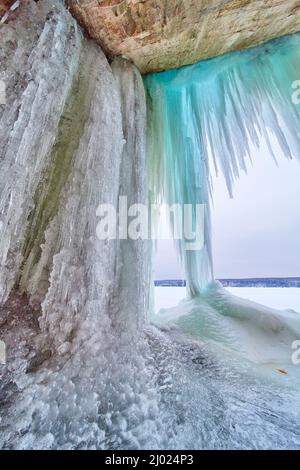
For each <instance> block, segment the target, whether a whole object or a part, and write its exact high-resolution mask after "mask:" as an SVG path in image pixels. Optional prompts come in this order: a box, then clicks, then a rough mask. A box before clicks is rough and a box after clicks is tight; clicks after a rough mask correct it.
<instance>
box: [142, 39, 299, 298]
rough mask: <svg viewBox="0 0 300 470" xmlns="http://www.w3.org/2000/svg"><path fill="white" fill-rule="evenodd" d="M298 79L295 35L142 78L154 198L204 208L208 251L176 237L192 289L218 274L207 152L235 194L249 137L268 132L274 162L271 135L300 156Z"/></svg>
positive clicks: (255, 139)
mask: <svg viewBox="0 0 300 470" xmlns="http://www.w3.org/2000/svg"><path fill="white" fill-rule="evenodd" d="M299 77H300V36H299V35H297V34H296V35H293V36H289V37H285V38H283V39H279V40H275V41H273V42H271V43H268V44H266V45H264V46H260V47H257V48H253V49H249V50H245V51H241V52H238V53H233V54H228V55H225V56H222V57H218V58H215V59H212V60H208V61H203V62H199V63H198V64H195V65H193V66H188V67H184V68H182V69H178V70H173V71H168V72H163V73H160V74H154V75H148V76H147V77H146V79H145V83H146V86H147V89H148V95H149V108H150V110H151V117H150V119H149V123H150V126H149V127H150V135H151V141H150V156H149V160H150V161H151V165H152V169H151V174H152V182H151V187H152V190H153V193H154V199H156V200H165V201H166V202H167V203H169V204H173V203H186V204H187V203H193V204H196V203H205V204H206V206H207V210H206V223H205V240H206V243H205V246H204V248H203V250H202V251H200V252H198V253H197V254H195V253H192V254H191V253H188V252H185V250H184V249H183V246H182V244H180V243H179V251H180V254H181V257H182V258H183V262H184V267H185V270H186V275H187V280H188V285H189V290H190V292H191V294H192V295H196V294H198V293H200V292H201V290H202V289H203V288H204V287H205V285H206V284H207V282H209V281H210V280H211V279H212V277H213V276H212V271H213V270H212V261H211V248H210V221H209V204H210V192H211V188H210V176H209V173H210V171H211V170H210V168H209V156H210V154H211V155H212V159H213V161H214V165H215V167H216V169H217V171H220V172H222V173H223V175H224V177H225V179H226V183H227V187H228V190H229V192H230V194H231V193H232V186H233V184H234V180H235V179H236V178H237V177H238V175H239V172H240V171H246V167H247V161H248V160H249V159H251V155H250V150H249V142H250V141H251V142H253V143H254V144H256V145H257V146H258V145H259V142H260V139H261V138H262V137H263V138H265V139H266V141H267V143H268V145H269V149H270V153H271V155H272V156H273V158H274V160H276V155H274V152H273V150H272V144H271V139H270V136H271V135H272V134H273V135H274V137H275V138H276V139H277V141H278V143H279V145H280V146H281V148H282V151H283V153H284V155H285V156H286V157H287V158H300V157H299V155H300V152H299V150H300V130H299V120H300V107H299V105H298V106H297V105H295V104H294V103H293V101H292V94H293V92H294V90H293V88H292V84H293V83H294V82H295V80H299Z"/></svg>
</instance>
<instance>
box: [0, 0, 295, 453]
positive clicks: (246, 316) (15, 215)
mask: <svg viewBox="0 0 300 470" xmlns="http://www.w3.org/2000/svg"><path fill="white" fill-rule="evenodd" d="M65 3H66V5H65ZM101 3H102V2H96V1H82V2H76V1H68V2H63V1H61V0H45V1H43V2H35V1H33V0H24V1H20V2H7V1H1V2H0V15H2V16H0V18H2V19H0V21H1V24H0V42H1V49H0V83H2V84H4V85H5V87H4V88H5V96H4V95H3V94H2V95H3V96H2V98H3V100H2V101H1V100H0V141H1V146H0V162H1V171H0V341H1V345H5V360H3V361H2V362H1V361H0V362H1V364H0V448H1V449H14V450H23V449H53V450H57V449H59V450H63V449H64V450H71V449H75V450H83V449H89V450H92V449H115V450H120V449H127V450H134V449H299V447H300V394H299V385H300V366H299V365H297V364H296V363H295V361H294V362H293V361H292V359H291V357H292V354H293V345H295V344H298V343H299V342H300V341H299V340H300V312H299V313H298V312H296V311H294V310H292V309H289V310H284V311H281V310H277V309H274V308H270V307H266V306H263V305H260V304H258V303H255V302H251V301H248V300H245V299H241V298H239V297H238V296H234V295H232V294H230V293H229V292H228V291H226V289H225V288H224V287H223V286H222V285H221V284H220V283H219V282H218V281H216V280H215V275H214V267H213V262H212V246H211V213H210V208H211V204H212V200H213V193H214V186H213V184H212V171H214V170H216V171H218V172H219V173H220V174H222V175H223V177H224V178H225V180H226V185H227V189H228V192H229V194H232V188H233V187H234V184H235V182H236V180H237V179H238V178H239V175H240V172H243V171H245V169H246V168H247V162H248V161H249V160H250V159H251V158H252V155H251V151H250V148H251V146H253V145H254V146H257V147H259V146H260V143H261V139H264V140H265V142H266V143H267V145H268V151H269V154H270V158H273V159H274V160H275V161H276V160H277V157H278V155H277V154H276V152H275V150H274V146H273V142H274V141H276V145H277V146H279V147H280V149H281V154H282V155H283V158H287V159H289V160H299V163H300V33H299V31H300V13H299V5H298V9H297V8H296V7H295V5H294V4H295V3H297V2H294V1H279V2H276V3H277V5H276V8H275V7H274V8H273V6H272V2H265V3H266V4H267V3H268V5H265V6H263V5H258V4H261V2H258V1H257V0H254V1H253V2H250V3H252V7H253V10H251V9H250V7H249V5H248V3H249V2H233V1H232V0H229V1H226V2H217V0H213V1H212V5H213V6H211V9H208V11H206V10H205V11H202V10H201V15H202V16H203V17H204V18H206V16H205V15H207V18H206V20H203V21H204V23H203V24H202V23H201V21H202V20H201V19H200V20H199V21H200V23H199V24H198V23H197V21H198V20H197V19H196V16H197V15H195V19H194V20H193V21H194V22H195V24H194V25H192V23H191V22H192V17H189V25H185V23H184V21H185V20H184V18H185V16H184V15H183V11H181V9H180V8H179V9H176V8H175V6H174V4H175V2H168V5H167V3H166V2H164V1H162V0H161V1H159V0H147V1H146V2H133V1H129V0H128V1H126V2H114V1H108V2H105V3H106V5H104V6H101ZM179 3H180V4H181V7H182V8H183V10H184V8H188V7H189V4H191V3H193V2H189V1H185V2H179ZM194 3H196V4H197V2H194ZM202 3H203V2H198V7H199V8H200V9H201V8H202V7H203V5H202ZM204 3H205V2H204ZM223 3H224V4H225V6H224V5H223ZM233 3H240V4H241V5H240V6H238V5H233ZM269 3H270V5H269ZM2 4H3V6H2ZM98 4H99V5H98ZM244 4H245V5H244ZM12 5H13V8H12ZM247 5H248V6H247ZM155 7H157V9H156V8H155ZM198 7H197V8H198ZM1 8H3V12H2V10H1ZM145 8H146V9H147V8H148V10H147V12H148V13H147V14H144V10H143V9H145ZM191 8H192V7H191ZM193 8H196V7H195V6H193ZM236 8H237V9H238V10H236ZM239 8H240V10H239ZM260 9H262V11H261V13H260ZM289 9H290V10H289ZM69 10H70V11H69ZM155 12H156V13H155ZM160 12H164V15H162V16H163V17H164V20H159V22H158V23H155V22H154V21H152V20H151V18H152V16H151V15H156V14H157V15H158V16H159V15H160ZM288 12H289V13H288ZM71 13H72V14H73V16H72V14H71ZM148 14H149V15H148ZM147 15H148V16H147ZM199 15H200V13H199ZM201 15H200V16H201ZM232 15H235V16H234V18H235V21H233V20H232V18H233V16H232ZM251 15H254V17H255V18H259V19H260V21H258V22H257V23H256V22H255V21H254V19H253V18H254V17H253V18H252V16H251ZM202 16H201V18H202ZM76 18H77V19H76ZM197 18H198V16H197ZM242 18H246V19H245V22H246V23H247V22H248V23H247V24H248V29H247V28H246V27H245V24H244V23H243V21H244V20H242ZM129 19H130V21H129ZM77 20H78V21H77ZM275 20H276V21H275ZM139 21H140V22H143V23H142V24H140V23H139ZM157 21H158V20H157ZM206 21H207V23H206ZM220 21H221V22H222V21H223V23H222V24H221V26H222V27H223V28H224V29H223V31H224V33H223V36H222V34H220V23H219V22H220ZM250 21H252V22H253V27H252V26H251V25H250ZM208 24H209V25H210V27H209V28H208V26H207V25H208ZM270 24H272V25H273V26H272V27H271V26H270ZM99 25H100V26H99ZM249 25H250V26H249ZM243 26H244V27H243ZM146 28H148V30H147V34H146V32H145V30H146ZM160 28H162V30H160ZM176 28H177V29H176ZM184 28H188V29H187V30H185V29H184ZM197 28H198V29H197ZM205 28H206V29H205ZM226 28H227V29H226ZM251 28H252V29H251ZM272 28H273V29H272ZM248 30H251V34H250V35H247V36H246V34H247V31H248ZM86 31H87V32H88V33H89V34H86ZM243 35H244V36H243ZM120 38H121V40H120ZM120 41H121V42H120ZM0 98H1V89H0ZM4 98H5V99H4ZM281 158H282V157H281ZM120 196H127V200H128V204H144V205H146V206H148V205H149V204H151V203H153V204H154V203H158V204H161V203H167V204H169V205H172V204H192V205H193V206H194V205H196V204H201V205H204V207H205V217H204V221H205V224H204V243H203V246H202V248H201V249H200V250H195V251H188V250H186V249H185V248H184V241H182V240H175V241H174V243H175V246H176V250H177V252H178V257H179V259H180V261H181V263H182V268H183V271H184V276H185V278H186V284H187V285H186V299H184V300H183V301H182V302H180V303H179V305H177V306H175V307H173V308H170V309H161V310H160V311H159V312H158V313H157V312H155V310H154V308H153V285H154V279H153V269H152V265H153V257H154V251H155V247H154V243H153V241H152V240H151V239H143V238H140V239H137V240H133V239H130V238H125V237H124V239H121V238H120V237H119V238H116V239H113V238H112V239H107V240H100V239H99V237H97V224H98V222H99V217H98V216H97V209H98V207H99V204H111V205H113V206H114V207H118V204H119V200H120V199H119V198H120ZM98 215H99V214H98ZM194 215H195V214H194V213H193V216H194ZM173 223H176V221H173ZM144 238H145V237H144ZM295 256H299V254H298V253H295ZM297 342H298V343H297ZM2 355H4V354H2ZM0 359H1V356H0Z"/></svg>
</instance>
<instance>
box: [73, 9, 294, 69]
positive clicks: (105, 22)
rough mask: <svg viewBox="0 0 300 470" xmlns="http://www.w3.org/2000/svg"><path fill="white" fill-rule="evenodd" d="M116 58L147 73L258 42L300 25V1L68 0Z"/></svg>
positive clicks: (281, 34) (80, 18)
mask: <svg viewBox="0 0 300 470" xmlns="http://www.w3.org/2000/svg"><path fill="white" fill-rule="evenodd" d="M67 3H68V5H69V7H70V9H71V11H72V13H73V14H74V16H75V17H76V18H77V19H78V20H79V22H80V24H81V25H82V26H83V27H84V28H85V29H86V30H87V31H88V33H89V35H90V36H91V37H93V38H94V39H96V40H97V41H98V43H99V44H100V45H101V46H102V48H103V49H104V51H105V52H106V54H107V55H108V56H110V57H113V56H117V55H126V56H127V57H128V58H130V59H131V60H132V61H133V62H134V63H135V64H136V65H137V67H138V68H139V69H140V71H141V72H143V73H148V72H155V71H161V70H166V69H170V68H177V67H180V66H182V65H186V64H191V63H195V62H197V61H198V60H200V59H205V58H208V57H213V56H217V55H220V54H223V53H226V52H229V51H233V50H238V49H241V48H245V47H250V46H254V45H257V44H259V43H262V42H265V41H268V40H270V39H273V38H275V37H279V36H283V35H286V34H289V33H294V32H296V31H299V30H300V1H299V0H80V1H78V0H67Z"/></svg>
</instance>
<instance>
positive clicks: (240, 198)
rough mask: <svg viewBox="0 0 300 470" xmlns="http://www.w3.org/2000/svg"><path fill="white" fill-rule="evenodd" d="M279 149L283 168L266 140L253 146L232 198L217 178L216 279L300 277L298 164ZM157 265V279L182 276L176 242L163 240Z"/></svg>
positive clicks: (213, 215)
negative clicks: (245, 168) (251, 160)
mask: <svg viewBox="0 0 300 470" xmlns="http://www.w3.org/2000/svg"><path fill="white" fill-rule="evenodd" d="M274 145H275V144H274ZM277 154H278V165H279V167H277V166H276V165H275V163H274V161H273V160H272V158H271V157H270V155H269V154H268V151H267V148H266V146H265V145H264V144H262V147H261V149H260V150H259V151H257V150H256V149H253V157H252V158H253V166H251V164H249V169H248V174H247V175H245V174H242V175H241V177H240V179H239V180H238V181H237V182H236V184H235V187H234V198H233V199H230V198H229V196H228V193H227V190H226V187H225V183H224V180H223V177H222V176H220V177H218V178H214V207H213V209H212V222H213V256H214V269H215V277H216V278H245V277H289V276H300V163H299V162H298V161H296V160H292V161H291V160H287V159H286V158H285V157H284V156H282V155H280V151H279V149H277ZM154 268H155V278H156V279H172V278H173V279H180V278H182V273H181V270H180V267H179V264H178V262H177V260H176V254H175V250H174V248H173V244H172V242H168V241H161V242H159V245H158V253H157V258H156V261H155V266H154Z"/></svg>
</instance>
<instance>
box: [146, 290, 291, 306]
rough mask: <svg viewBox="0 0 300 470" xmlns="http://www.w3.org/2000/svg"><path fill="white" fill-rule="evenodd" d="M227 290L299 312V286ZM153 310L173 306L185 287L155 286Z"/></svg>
mask: <svg viewBox="0 0 300 470" xmlns="http://www.w3.org/2000/svg"><path fill="white" fill-rule="evenodd" d="M227 290H228V291H229V292H231V293H232V294H234V295H237V296H239V297H242V298H243V299H248V300H252V301H254V302H258V303H260V304H263V305H266V306H268V307H272V308H276V309H278V310H287V309H292V310H296V312H300V288H296V287H295V288H293V287H290V288H280V287H274V288H271V287H268V288H267V287H228V288H227ZM154 296H155V311H158V310H160V309H161V308H169V307H175V306H176V305H178V303H179V302H180V301H181V300H182V299H184V297H185V287H155V289H154Z"/></svg>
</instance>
